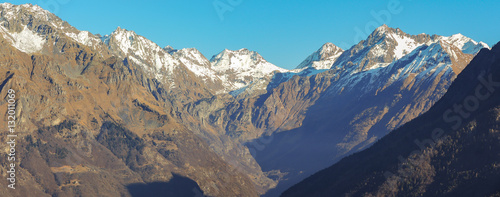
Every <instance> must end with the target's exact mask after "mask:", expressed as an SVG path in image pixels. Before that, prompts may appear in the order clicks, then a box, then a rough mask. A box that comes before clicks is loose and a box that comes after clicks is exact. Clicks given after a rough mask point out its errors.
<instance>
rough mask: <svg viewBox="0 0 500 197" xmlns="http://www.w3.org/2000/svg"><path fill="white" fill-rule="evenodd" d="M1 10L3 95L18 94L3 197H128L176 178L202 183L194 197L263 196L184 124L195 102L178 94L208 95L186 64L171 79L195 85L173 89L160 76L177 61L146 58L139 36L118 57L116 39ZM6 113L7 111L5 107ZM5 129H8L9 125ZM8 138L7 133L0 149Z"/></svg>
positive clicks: (38, 14) (23, 10)
mask: <svg viewBox="0 0 500 197" xmlns="http://www.w3.org/2000/svg"><path fill="white" fill-rule="evenodd" d="M0 7H1V9H2V10H1V12H0V16H1V22H0V24H1V28H2V31H1V32H0V34H1V36H0V44H1V49H2V50H0V59H1V60H0V72H1V73H3V74H2V75H1V76H2V77H1V78H0V81H2V83H1V84H2V85H1V88H0V93H1V94H3V95H6V94H7V91H8V89H10V88H12V89H14V90H15V91H16V98H17V101H16V102H17V106H16V110H17V114H16V116H17V117H18V122H17V127H16V130H17V131H18V133H17V134H18V135H19V138H18V139H17V147H16V148H17V149H16V150H17V152H16V154H17V155H18V158H17V160H16V161H17V163H16V164H18V165H17V168H16V170H17V176H18V177H19V179H18V182H17V185H16V190H10V189H8V188H7V187H3V188H2V189H1V190H0V193H1V196H54V195H57V196H77V195H82V196H130V193H129V192H131V191H130V189H131V187H129V186H130V185H133V184H137V183H151V182H160V183H164V184H167V185H168V184H170V183H171V182H175V180H177V179H178V178H176V177H185V179H189V180H193V181H194V183H195V184H194V185H196V187H193V188H186V189H187V192H188V193H192V194H193V196H194V195H196V194H200V195H201V194H205V195H210V196H257V191H256V189H255V185H254V183H253V180H251V179H250V178H249V177H248V175H247V174H242V173H241V171H239V170H236V169H235V168H234V167H233V166H231V165H229V164H227V163H226V162H225V160H224V159H222V158H221V157H220V156H219V155H218V154H216V153H215V152H213V151H212V150H211V148H210V145H209V144H207V141H206V140H204V139H202V138H200V137H199V136H198V135H196V134H195V133H194V132H193V131H190V130H189V129H187V128H186V127H185V126H184V125H182V124H181V123H180V122H179V121H178V119H177V118H176V116H177V113H178V112H176V109H177V108H178V106H177V105H178V104H179V103H182V100H178V99H177V98H176V97H177V96H179V95H180V96H182V95H184V96H185V98H186V101H189V99H196V97H190V98H188V96H189V92H179V94H175V93H177V92H174V91H173V90H175V89H177V88H183V89H189V88H191V90H193V91H195V90H196V91H198V90H197V88H199V92H201V93H197V95H196V96H198V97H199V94H202V93H204V92H209V91H208V88H205V87H203V83H200V82H196V80H197V79H196V77H194V74H193V73H192V72H190V71H189V70H187V69H185V67H184V66H183V65H182V64H179V65H178V67H177V68H174V69H171V70H173V71H174V72H177V71H179V70H180V71H182V72H181V74H182V73H183V75H181V74H179V75H180V77H186V79H188V78H193V79H194V80H189V81H188V80H186V81H181V82H182V83H175V87H174V86H172V85H171V84H172V83H169V81H168V79H164V78H162V77H161V76H160V75H157V74H158V73H159V74H168V71H170V70H169V69H170V67H168V66H169V65H171V64H168V63H166V64H162V63H164V62H163V61H169V59H168V58H169V56H168V55H167V54H164V53H163V52H161V51H159V50H145V49H144V48H143V47H144V46H145V45H143V44H144V43H147V41H146V40H142V39H141V38H140V37H137V36H136V35H133V34H131V33H128V32H123V33H125V34H130V36H129V37H132V38H137V39H135V40H136V41H137V40H139V41H140V42H139V43H135V42H131V43H128V44H129V45H130V48H127V50H114V49H118V48H114V47H119V46H121V45H113V43H115V41H118V39H116V40H114V39H115V38H114V37H111V38H109V40H107V41H106V42H102V41H101V40H100V39H99V38H98V37H97V36H94V35H91V34H89V33H86V32H83V33H82V32H77V30H76V29H74V28H73V27H71V26H69V25H68V24H67V23H65V22H63V21H62V20H60V19H59V18H57V17H56V16H55V15H53V14H51V13H48V12H47V11H45V10H42V9H41V8H40V7H37V6H32V5H21V6H15V5H11V4H8V3H4V4H1V6H0ZM68 32H73V33H75V35H85V36H88V37H89V39H86V38H85V39H83V38H82V37H85V36H77V37H76V38H75V37H74V36H72V35H73V34H69V33H68ZM118 32H120V33H122V31H121V30H117V31H116V34H118ZM68 34H69V35H68ZM117 37H119V36H117ZM78 38H82V39H78ZM94 38H95V39H94ZM33 40H36V41H37V42H31V41H33ZM89 40H90V41H89ZM28 41H29V42H28ZM94 41H95V43H94ZM34 44H35V45H34ZM125 46H126V45H125ZM110 49H111V50H110ZM120 49H121V48H120ZM143 49H144V50H143ZM162 50H163V49H162ZM141 55H144V56H145V57H157V58H158V59H149V60H151V61H154V62H145V60H144V59H142V58H141V59H139V58H137V57H139V56H141ZM133 58H137V62H136V61H135V60H132V59H133ZM158 62H160V63H158ZM153 66H154V67H153ZM174 66H177V65H176V64H175V63H174ZM145 68H147V69H145ZM148 69H150V70H151V71H155V72H149V71H150V70H148ZM158 70H162V71H161V72H156V71H158ZM158 76H160V77H158ZM177 79H179V78H177ZM181 79H182V78H181ZM174 82H177V81H174ZM195 83H197V84H199V85H194V84H195ZM181 85H185V86H187V87H183V86H181ZM167 90H172V91H171V92H173V93H174V95H170V94H165V93H164V92H167ZM207 94H208V93H207ZM208 95H210V94H208ZM174 98H175V99H174ZM179 99H182V97H179ZM168 101H174V102H168ZM0 106H1V108H2V110H3V111H5V110H6V108H7V102H6V100H2V101H1V102H0ZM1 124H2V125H6V124H7V123H6V122H5V119H2V121H1ZM6 137H7V136H6V133H2V135H1V138H2V140H7V139H6ZM1 146H2V147H1V148H2V150H8V149H6V148H7V147H6V144H2V145H1ZM2 155H3V156H2V159H1V162H0V163H1V165H2V170H1V171H2V174H4V175H6V174H7V173H6V170H5V169H7V165H9V162H8V161H7V160H6V158H7V156H6V152H2ZM172 184H173V183H172ZM198 185H199V187H198ZM132 188H134V187H132ZM198 188H199V189H201V191H198V190H197V189H198ZM191 190H193V191H191Z"/></svg>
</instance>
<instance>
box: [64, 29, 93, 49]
mask: <svg viewBox="0 0 500 197" xmlns="http://www.w3.org/2000/svg"><path fill="white" fill-rule="evenodd" d="M65 34H66V35H67V36H68V37H70V38H72V39H73V40H75V41H77V42H78V43H80V44H83V45H85V46H90V47H91V46H93V45H94V44H97V43H100V42H101V40H100V39H98V38H97V37H95V36H94V35H92V34H91V33H90V32H88V31H80V32H78V33H73V32H66V33H65Z"/></svg>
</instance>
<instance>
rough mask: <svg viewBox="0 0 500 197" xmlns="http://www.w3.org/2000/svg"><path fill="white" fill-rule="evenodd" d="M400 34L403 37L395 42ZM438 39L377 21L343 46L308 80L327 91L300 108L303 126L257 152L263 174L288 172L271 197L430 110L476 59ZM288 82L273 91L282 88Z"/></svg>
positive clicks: (321, 91)
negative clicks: (377, 25)
mask: <svg viewBox="0 0 500 197" xmlns="http://www.w3.org/2000/svg"><path fill="white" fill-rule="evenodd" d="M398 37H399V38H401V40H403V38H404V40H405V41H404V42H403V41H400V42H396V39H394V38H398ZM439 38H441V37H440V36H428V35H425V34H421V35H418V36H412V35H408V34H406V33H404V32H402V31H401V30H399V29H392V28H389V27H386V26H382V27H380V28H378V29H377V30H375V31H374V32H373V33H372V34H371V35H370V36H369V37H368V38H367V40H365V41H361V42H360V44H358V45H356V46H353V47H352V48H351V49H349V50H347V51H345V52H344V53H343V54H342V55H341V56H340V57H339V58H338V59H337V61H336V62H335V63H334V64H333V66H332V68H331V69H330V71H328V72H326V73H322V74H321V75H316V76H314V77H310V79H315V81H319V83H318V84H314V85H313V86H312V87H311V88H313V89H314V86H325V85H326V86H328V88H327V89H318V90H319V92H317V93H316V95H320V96H318V97H316V98H314V99H312V100H310V101H308V102H307V104H306V105H308V106H307V107H305V108H302V109H304V111H302V113H298V114H300V115H301V116H303V121H302V122H301V123H300V127H297V128H296V129H293V130H290V131H285V132H281V133H278V134H276V135H274V136H273V138H272V139H273V140H272V142H271V143H269V144H266V146H265V149H262V150H261V151H260V152H258V154H257V156H256V159H257V161H258V162H259V164H260V165H261V167H262V168H263V170H264V171H273V170H280V171H281V172H284V173H288V175H287V176H285V177H284V178H282V179H284V180H283V181H281V183H280V184H279V185H278V188H276V189H275V190H273V191H270V192H269V193H268V195H269V196H276V195H278V194H279V193H280V192H281V191H284V189H286V187H289V186H291V185H293V184H294V183H297V182H298V181H299V180H301V179H303V178H305V177H307V176H309V175H311V174H312V173H314V172H315V171H318V170H320V169H322V168H325V167H327V166H329V165H331V164H333V163H334V162H336V161H338V160H339V159H340V158H342V157H343V156H345V155H348V154H350V153H353V152H357V151H359V150H362V149H364V148H366V147H368V146H370V145H371V144H372V143H373V142H374V141H376V140H377V139H379V138H381V137H382V136H384V135H386V134H387V133H388V132H389V131H390V130H392V129H394V128H397V127H399V126H401V125H403V124H404V123H406V122H408V121H410V120H412V119H413V118H415V117H417V116H418V115H420V114H422V113H424V112H425V111H427V110H428V109H429V108H430V107H431V106H432V105H433V104H434V103H435V102H436V101H437V100H438V99H439V98H440V97H441V96H442V95H443V94H444V93H445V92H446V90H447V88H448V87H449V85H450V84H451V82H452V81H453V80H454V79H455V77H456V75H457V74H458V73H460V72H461V70H462V69H463V68H464V67H465V66H466V65H467V63H468V62H469V61H470V60H471V59H472V57H473V55H471V54H465V53H463V52H462V50H461V49H460V48H458V47H456V46H454V45H452V44H450V43H448V42H445V41H443V40H442V39H439ZM420 40H422V41H420ZM419 43H420V44H419ZM400 45H403V47H402V48H405V49H412V50H411V51H407V50H400V49H398V47H401V46H400ZM339 62H343V63H339ZM318 77H322V78H323V79H321V80H318V79H317V78H318ZM306 79H307V78H306ZM285 84H287V83H283V84H281V85H279V86H278V87H277V88H275V89H274V90H273V91H275V92H280V93H283V91H284V90H283V89H282V88H283V87H286V85H285ZM328 84H329V85H328ZM299 87H301V86H300V85H299V86H298V87H296V89H300V88H299ZM302 87H303V86H302ZM292 95H296V94H295V93H292ZM280 101H281V102H283V103H285V102H287V101H286V100H284V99H283V100H280ZM265 138H269V137H263V138H262V139H265ZM255 141H259V140H255ZM308 161H315V162H308Z"/></svg>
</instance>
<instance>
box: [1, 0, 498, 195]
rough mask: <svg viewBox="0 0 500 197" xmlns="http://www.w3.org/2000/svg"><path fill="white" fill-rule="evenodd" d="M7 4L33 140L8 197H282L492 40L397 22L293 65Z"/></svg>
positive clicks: (412, 106) (435, 93)
mask: <svg viewBox="0 0 500 197" xmlns="http://www.w3.org/2000/svg"><path fill="white" fill-rule="evenodd" d="M0 11H1V12H0V34H1V36H0V44H1V45H2V48H1V49H2V50H0V53H1V54H0V73H3V74H0V75H3V76H4V77H2V78H0V81H1V82H2V83H1V84H2V85H1V86H0V93H1V94H4V95H6V94H7V93H6V92H7V91H8V89H14V90H16V92H18V93H17V94H18V95H17V96H18V97H19V98H18V100H17V112H16V113H17V114H16V116H17V117H18V125H19V126H18V127H17V129H18V130H19V131H20V132H19V134H18V135H19V136H22V139H21V138H20V139H19V142H18V146H19V148H18V150H19V155H20V156H19V161H18V164H19V168H18V169H17V170H18V174H17V176H19V177H21V178H20V179H19V182H18V184H19V189H16V190H9V189H7V188H2V189H0V194H1V195H2V196H4V195H6V196H7V195H14V196H75V195H80V196H134V194H136V193H140V192H145V191H146V192H151V193H150V194H151V195H154V194H155V192H157V193H160V192H170V193H169V194H170V195H174V196H175V195H181V196H186V195H188V196H189V195H192V196H202V195H206V196H259V195H265V196H278V195H280V194H281V192H283V191H285V190H286V189H288V188H289V187H291V186H292V185H294V184H296V183H298V182H300V181H301V180H304V179H305V178H306V177H308V176H310V175H313V174H314V173H316V172H318V171H319V170H321V169H324V168H326V167H328V166H331V165H332V164H334V163H336V162H337V161H339V160H340V159H342V158H344V157H345V156H347V155H350V154H353V153H355V152H358V151H362V150H364V149H366V148H368V147H370V146H372V145H373V144H374V142H376V141H380V140H381V139H383V137H384V136H386V135H388V134H389V135H393V134H392V133H394V132H391V131H392V130H394V129H398V128H403V125H406V124H407V123H408V124H410V123H409V122H410V121H411V120H413V119H415V118H417V117H419V116H420V115H422V114H424V113H426V112H427V111H428V110H429V109H431V107H432V106H433V105H434V104H436V102H438V100H440V99H441V98H442V97H443V96H444V95H445V93H446V92H447V91H448V88H450V85H451V84H452V83H453V81H454V80H455V78H457V76H459V75H460V73H462V71H463V70H464V69H465V68H466V67H467V65H468V64H469V63H470V62H471V60H472V59H473V58H474V57H475V56H476V55H477V54H478V53H479V54H481V53H480V51H484V50H485V49H484V48H486V49H489V46H488V45H486V44H485V43H483V42H476V41H474V40H472V39H470V38H468V37H466V36H464V35H461V34H455V35H452V36H449V37H446V36H439V35H428V34H419V35H409V34H407V33H405V32H403V31H402V30H400V29H394V28H390V27H388V26H387V25H383V26H381V27H379V28H377V29H375V31H374V32H373V33H371V34H370V35H369V36H368V38H366V39H365V40H362V41H361V42H359V43H358V44H356V45H354V46H352V47H351V48H349V49H346V50H343V49H341V48H339V47H337V46H335V45H334V44H332V43H326V44H324V45H323V46H321V47H320V48H319V49H318V50H317V51H315V52H313V53H312V54H311V55H310V56H308V57H306V59H305V60H304V61H303V62H301V63H300V64H299V65H298V66H297V67H296V68H295V69H291V70H288V69H283V68H280V67H278V66H276V65H273V64H272V63H270V62H268V61H266V60H265V59H264V57H262V56H261V55H260V54H259V53H257V52H255V51H250V50H248V49H240V50H228V49H225V50H223V51H222V52H220V53H219V54H216V55H214V56H212V57H211V58H210V59H208V58H206V57H205V56H204V55H203V54H202V53H201V52H200V51H198V50H197V49H195V48H186V49H174V48H173V47H171V46H166V47H163V48H162V47H160V46H158V45H157V44H155V43H154V42H152V41H150V40H148V39H147V38H145V37H143V36H140V35H138V34H136V33H135V32H134V31H130V30H126V29H122V28H120V27H118V28H117V29H116V30H115V31H113V32H112V33H110V34H109V35H104V36H101V35H94V34H92V33H90V32H88V31H80V30H78V29H76V28H74V27H72V26H71V25H70V24H68V23H67V22H66V21H63V20H62V19H60V18H59V17H57V16H56V15H54V14H52V13H50V12H48V11H46V10H43V9H42V8H40V7H38V6H35V5H31V4H24V5H13V4H9V3H3V4H0ZM476 59H477V57H476ZM485 61H486V60H485ZM7 105H8V103H7V102H6V101H1V102H0V107H1V108H2V109H7ZM0 122H1V123H2V125H4V124H5V125H6V122H5V120H1V121H0ZM396 131H397V130H396ZM1 136H2V137H1V138H2V140H6V138H7V136H6V134H2V135H1ZM377 144H378V143H377ZM375 145H376V144H375ZM375 145H374V146H375ZM0 146H1V147H2V148H3V149H5V150H7V149H6V148H7V147H6V144H2V145H0ZM367 150H370V149H367ZM4 154H5V153H4ZM5 158H6V157H2V159H0V161H1V162H0V165H1V166H2V169H1V170H0V171H2V173H3V174H6V173H5V169H7V167H6V166H7V165H8V162H7V161H6V159H5ZM348 158H349V157H348ZM342 161H344V160H342ZM339 165H340V164H339ZM358 165H361V164H358ZM315 176H316V175H315ZM346 176H348V175H346ZM313 177H314V176H313ZM353 179H354V178H353ZM308 180H309V179H308ZM298 186H300V185H298ZM298 186H295V187H294V188H297V187H298ZM162 188H163V189H162ZM165 188H171V189H169V190H168V191H165ZM294 188H292V189H294ZM298 190H300V191H306V190H305V189H298ZM359 191H361V190H359ZM363 191H364V190H363ZM327 192H329V191H327ZM285 194H287V193H285ZM303 194H304V195H307V194H308V193H303ZM323 194H326V193H323Z"/></svg>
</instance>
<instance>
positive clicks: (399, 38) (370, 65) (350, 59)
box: [332, 25, 487, 72]
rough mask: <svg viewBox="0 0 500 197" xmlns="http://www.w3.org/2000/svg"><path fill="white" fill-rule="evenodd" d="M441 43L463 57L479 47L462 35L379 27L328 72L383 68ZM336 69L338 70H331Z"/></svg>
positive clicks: (340, 58) (483, 45) (479, 47)
mask: <svg viewBox="0 0 500 197" xmlns="http://www.w3.org/2000/svg"><path fill="white" fill-rule="evenodd" d="M440 41H444V42H447V43H449V44H452V45H454V46H456V47H457V48H459V49H460V50H462V52H463V53H467V54H475V53H477V52H478V51H479V50H481V49H482V48H483V47H487V45H486V44H484V43H478V42H476V41H474V40H472V39H470V38H467V37H465V36H463V35H462V34H456V35H453V36H450V37H443V36H430V35H427V34H419V35H410V34H407V33H405V32H403V31H402V30H400V29H399V28H398V29H394V28H390V27H388V26H387V25H382V26H381V27H378V28H377V29H375V31H373V33H372V34H370V36H368V38H367V39H366V40H363V41H361V42H359V43H358V44H357V45H355V46H353V47H351V48H350V49H349V50H348V51H346V52H345V53H343V55H341V56H340V57H339V59H338V60H337V61H336V62H335V63H334V66H333V67H332V69H338V68H343V67H346V66H347V67H350V68H353V69H354V70H353V72H359V71H367V70H371V69H375V68H380V67H385V66H387V65H389V64H390V63H391V62H393V61H395V60H398V59H401V58H403V57H404V56H406V55H408V54H410V53H411V52H412V51H413V50H415V49H417V48H418V47H420V46H422V45H430V44H432V43H436V42H440ZM335 67H338V68H335Z"/></svg>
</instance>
